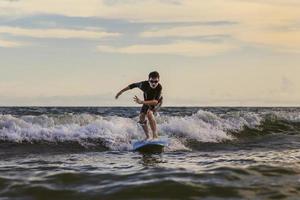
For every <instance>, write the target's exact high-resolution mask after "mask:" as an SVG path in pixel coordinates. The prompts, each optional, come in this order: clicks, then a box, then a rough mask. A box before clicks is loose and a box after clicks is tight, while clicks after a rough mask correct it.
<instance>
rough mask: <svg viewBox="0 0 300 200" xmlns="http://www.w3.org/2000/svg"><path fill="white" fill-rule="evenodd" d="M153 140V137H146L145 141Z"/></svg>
mask: <svg viewBox="0 0 300 200" xmlns="http://www.w3.org/2000/svg"><path fill="white" fill-rule="evenodd" d="M151 139H152V138H151V137H146V138H145V139H144V140H145V141H147V140H151Z"/></svg>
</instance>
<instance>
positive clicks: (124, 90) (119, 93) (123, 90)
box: [115, 86, 131, 99]
mask: <svg viewBox="0 0 300 200" xmlns="http://www.w3.org/2000/svg"><path fill="white" fill-rule="evenodd" d="M130 89H131V88H130V87H129V86H127V87H126V88H124V89H122V90H121V91H120V92H118V93H117V95H116V97H115V98H116V99H118V98H119V96H120V95H121V94H123V92H126V91H127V90H130Z"/></svg>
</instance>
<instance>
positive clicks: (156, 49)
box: [97, 41, 236, 57]
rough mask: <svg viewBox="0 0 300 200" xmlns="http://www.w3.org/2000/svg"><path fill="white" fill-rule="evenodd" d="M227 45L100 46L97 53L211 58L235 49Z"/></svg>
mask: <svg viewBox="0 0 300 200" xmlns="http://www.w3.org/2000/svg"><path fill="white" fill-rule="evenodd" d="M235 48H236V46H234V45H232V44H229V43H202V42H195V41H176V42H174V43H169V44H137V45H130V46H125V47H113V46H104V45H100V46H98V47H97V49H98V51H100V52H106V53H123V54H165V55H181V56H192V57H194V56H211V55H215V54H219V53H223V52H227V51H230V50H233V49H235Z"/></svg>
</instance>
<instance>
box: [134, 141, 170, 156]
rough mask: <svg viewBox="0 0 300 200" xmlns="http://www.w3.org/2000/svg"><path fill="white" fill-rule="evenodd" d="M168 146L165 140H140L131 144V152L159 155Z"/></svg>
mask: <svg viewBox="0 0 300 200" xmlns="http://www.w3.org/2000/svg"><path fill="white" fill-rule="evenodd" d="M167 145H168V143H167V141H166V140H160V139H155V140H140V141H135V142H133V148H132V149H133V151H140V152H149V153H159V152H163V150H164V147H166V146H167Z"/></svg>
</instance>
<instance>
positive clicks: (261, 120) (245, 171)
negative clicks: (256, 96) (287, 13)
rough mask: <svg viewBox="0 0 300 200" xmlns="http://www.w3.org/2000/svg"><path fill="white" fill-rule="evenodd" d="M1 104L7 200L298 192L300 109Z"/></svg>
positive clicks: (1, 187)
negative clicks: (149, 128) (141, 116)
mask: <svg viewBox="0 0 300 200" xmlns="http://www.w3.org/2000/svg"><path fill="white" fill-rule="evenodd" d="M138 113H139V108H124V107H69V108H64V107H50V108H47V107H16V108H14V107H9V108H0V159H1V162H0V199H29V200H30V199H43V200H47V199H49V200H50V199H51V200H52V199H218V200H219V199H300V151H299V150H300V108H223V107H211V108H197V107H168V108H163V109H161V111H160V113H159V115H158V116H157V123H158V129H159V135H160V136H162V137H164V138H167V139H168V141H169V146H168V147H167V148H166V149H165V152H163V153H161V154H141V153H138V152H133V151H132V144H131V141H133V140H136V139H142V138H143V137H144V134H143V132H142V129H141V127H139V126H138V124H137V123H136V122H137V119H138V118H137V116H138Z"/></svg>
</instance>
